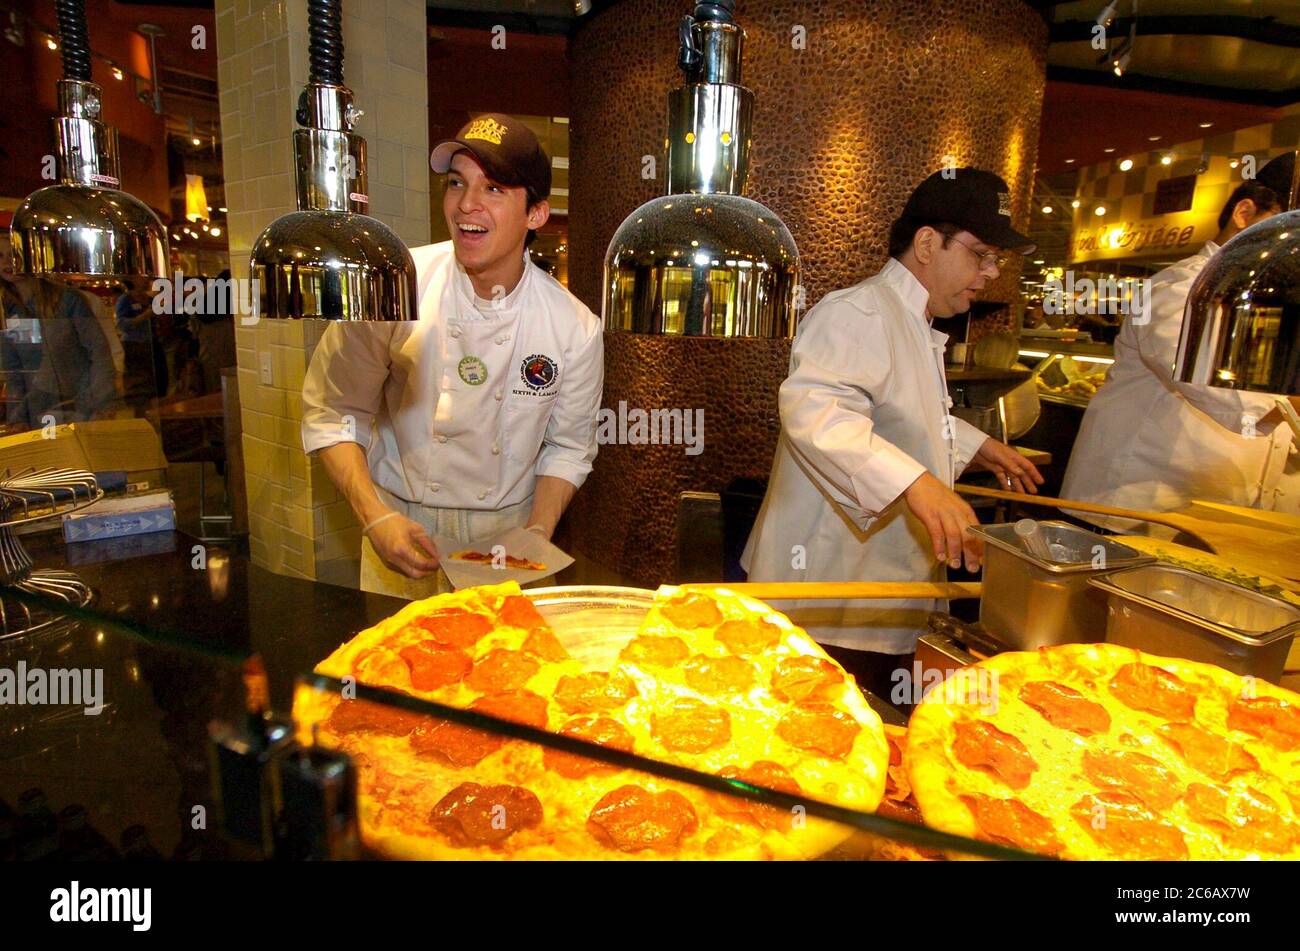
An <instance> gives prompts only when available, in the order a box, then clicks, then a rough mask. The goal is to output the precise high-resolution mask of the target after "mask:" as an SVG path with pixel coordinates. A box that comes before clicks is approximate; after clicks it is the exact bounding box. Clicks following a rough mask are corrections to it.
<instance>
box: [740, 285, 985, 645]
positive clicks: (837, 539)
mask: <svg viewBox="0 0 1300 951" xmlns="http://www.w3.org/2000/svg"><path fill="white" fill-rule="evenodd" d="M928 300H929V292H928V291H926V289H925V287H924V286H923V285H922V284H921V282H920V281H918V280H917V279H916V277H915V276H914V275H913V274H912V273H911V272H910V271H909V270H908V269H907V268H905V267H904V266H903V265H902V264H900V263H899V262H898V261H896V260H892V259H891V260H890V261H889V263H888V264H886V265H885V266H884V268H882V269H881V271H880V272H879V273H878V274H876V275H875V276H874V277H870V278H868V279H867V280H865V281H863V282H862V283H860V284H857V285H855V286H854V287H850V288H847V289H845V290H840V291H835V292H834V293H831V294H828V295H826V297H824V298H823V299H822V300H821V301H820V302H818V304H817V306H816V307H814V308H812V310H810V311H809V312H808V313H807V315H806V316H805V317H804V319H803V321H802V322H801V323H800V326H799V332H798V335H797V336H796V337H795V341H794V346H793V348H792V350H791V354H790V375H789V376H788V377H787V378H786V380H785V382H784V383H782V384H781V393H780V408H781V439H780V442H779V443H778V446H777V451H776V459H775V461H774V463H773V466H772V475H771V479H770V481H769V483H768V487H767V496H766V497H765V498H764V499H763V506H762V508H761V509H760V510H759V513H758V519H757V521H756V522H755V524H754V529H753V532H752V533H751V534H750V536H749V544H748V545H747V546H746V549H745V554H744V556H743V557H742V559H741V563H742V565H743V566H744V567H745V568H746V570H747V571H748V572H749V578H750V580H751V581H941V580H943V579H944V578H945V577H946V572H945V570H944V568H943V566H942V565H939V564H937V563H936V562H935V558H934V545H933V543H932V542H931V540H930V535H929V533H928V532H927V531H926V529H925V526H924V524H923V523H922V522H921V520H920V519H918V518H917V517H916V516H915V515H913V514H912V511H911V509H910V508H909V507H908V505H907V502H906V501H905V500H904V499H903V498H902V497H901V494H902V492H903V490H904V489H906V488H907V487H908V486H909V485H911V484H912V483H913V482H914V481H916V479H917V477H918V476H920V475H921V473H923V472H925V471H926V470H929V472H930V473H931V474H933V475H934V476H935V477H936V478H937V479H939V481H940V482H942V483H944V484H945V485H947V486H950V487H951V486H952V484H953V481H954V480H955V479H956V477H957V476H958V475H959V474H960V473H961V472H962V471H963V470H964V469H965V468H966V466H967V465H968V464H969V463H970V461H971V459H972V458H973V457H974V455H975V453H976V452H978V451H979V447H980V445H981V444H982V443H983V442H984V440H985V439H986V438H988V437H987V436H986V435H985V434H984V433H982V432H980V430H978V429H977V428H975V427H974V426H972V425H970V424H969V423H967V422H965V421H963V420H960V419H957V418H956V417H953V416H951V415H949V407H951V405H952V399H951V397H949V396H948V389H947V384H946V382H945V378H944V369H943V351H944V343H945V342H946V341H947V339H948V338H947V335H946V334H942V333H939V332H938V331H936V330H933V329H931V327H930V326H929V321H928V320H927V318H926V316H925V306H926V302H927V301H928ZM944 605H945V602H940V601H934V600H910V601H874V602H868V601H837V602H828V601H792V602H785V603H784V604H780V605H775V606H777V607H778V608H779V610H782V611H785V612H786V613H787V614H788V615H789V616H790V617H791V619H792V620H794V621H795V623H797V624H800V625H802V626H803V627H804V628H805V629H806V630H807V631H808V632H809V634H811V635H812V636H813V637H814V638H815V639H816V640H818V641H821V642H822V643H829V644H836V645H839V646H842V647H852V648H857V649H859V650H872V651H880V652H883V653H889V654H903V653H908V652H910V651H911V650H913V649H914V647H915V644H916V638H917V635H918V633H920V632H922V631H923V630H924V629H925V618H926V615H927V614H928V613H929V612H931V611H934V610H941V609H943V607H944Z"/></svg>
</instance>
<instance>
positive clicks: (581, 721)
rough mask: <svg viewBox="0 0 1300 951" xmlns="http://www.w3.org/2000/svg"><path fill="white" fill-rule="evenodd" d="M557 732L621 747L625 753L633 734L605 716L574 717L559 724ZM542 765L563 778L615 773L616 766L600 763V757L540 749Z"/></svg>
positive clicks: (616, 770)
mask: <svg viewBox="0 0 1300 951" xmlns="http://www.w3.org/2000/svg"><path fill="white" fill-rule="evenodd" d="M560 735H561V736H574V737H577V738H578V739H580V740H586V741H587V742H588V743H599V744H600V745H601V746H608V747H610V748H611V749H615V750H622V751H623V752H625V753H631V752H632V747H633V742H632V734H631V733H629V732H628V729H627V727H625V726H624V725H623V724H621V723H619V722H618V721H617V720H611V719H609V718H608V717H577V718H575V719H573V720H570V721H569V722H568V723H566V724H564V726H562V727H560ZM542 765H544V766H545V767H546V769H548V770H550V771H552V772H556V773H559V774H560V775H561V776H563V777H565V778H566V779H584V778H586V777H587V776H593V775H595V776H607V775H609V774H611V773H616V772H618V768H617V767H615V766H610V765H609V764H607V763H602V762H601V761H600V760H595V759H588V758H587V757H585V756H575V755H573V754H572V753H564V752H561V751H560V750H553V749H549V748H548V749H546V750H544V751H543V752H542Z"/></svg>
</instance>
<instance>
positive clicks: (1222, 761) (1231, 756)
mask: <svg viewBox="0 0 1300 951" xmlns="http://www.w3.org/2000/svg"><path fill="white" fill-rule="evenodd" d="M1157 732H1158V733H1159V734H1160V735H1161V736H1162V737H1164V739H1165V742H1167V743H1168V744H1169V745H1170V746H1172V747H1173V748H1174V749H1176V750H1178V752H1179V753H1181V754H1182V756H1183V759H1185V760H1186V761H1187V764H1188V765H1189V766H1191V767H1193V768H1195V769H1199V770H1200V771H1201V772H1203V773H1205V774H1206V775H1207V776H1212V777H1214V778H1215V779H1217V780H1219V782H1227V781H1228V780H1229V779H1231V778H1232V777H1233V776H1235V775H1236V774H1237V773H1248V772H1250V771H1252V770H1255V769H1259V760H1257V759H1255V757H1254V756H1252V755H1251V754H1250V753H1249V752H1247V751H1246V750H1244V749H1242V748H1241V747H1240V746H1238V745H1237V744H1236V743H1233V742H1232V741H1231V740H1225V739H1224V738H1223V737H1221V736H1215V735H1214V734H1213V733H1210V732H1207V731H1206V730H1202V729H1201V728H1200V727H1197V726H1192V725H1191V724H1190V723H1162V724H1161V725H1160V726H1159V727H1158V728H1157Z"/></svg>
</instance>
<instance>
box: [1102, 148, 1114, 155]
mask: <svg viewBox="0 0 1300 951" xmlns="http://www.w3.org/2000/svg"><path fill="white" fill-rule="evenodd" d="M1102 151H1103V152H1105V153H1106V154H1107V155H1110V153H1111V152H1114V151H1115V150H1114V149H1102Z"/></svg>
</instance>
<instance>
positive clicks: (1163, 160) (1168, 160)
mask: <svg viewBox="0 0 1300 951" xmlns="http://www.w3.org/2000/svg"><path fill="white" fill-rule="evenodd" d="M1160 164H1161V165H1173V164H1174V157H1173V156H1172V155H1162V156H1160Z"/></svg>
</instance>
